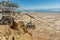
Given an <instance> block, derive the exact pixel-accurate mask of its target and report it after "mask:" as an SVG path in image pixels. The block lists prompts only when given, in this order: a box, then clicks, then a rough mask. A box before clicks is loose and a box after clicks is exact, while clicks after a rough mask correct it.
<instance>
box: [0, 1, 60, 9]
mask: <svg viewBox="0 0 60 40" xmlns="http://www.w3.org/2000/svg"><path fill="white" fill-rule="evenodd" d="M0 1H1V0H0ZM10 1H12V2H16V3H18V4H19V6H20V7H22V8H24V9H55V8H60V0H10Z"/></svg>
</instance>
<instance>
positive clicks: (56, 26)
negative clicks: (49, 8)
mask: <svg viewBox="0 0 60 40" xmlns="http://www.w3.org/2000/svg"><path fill="white" fill-rule="evenodd" d="M30 15H32V16H33V17H34V18H35V19H32V21H33V23H34V24H35V26H36V29H27V31H28V32H27V33H25V31H24V30H23V29H22V28H19V30H13V29H11V28H9V27H8V25H0V40H60V14H56V13H33V12H31V13H30ZM22 16H23V17H22V18H23V20H24V21H25V24H26V23H27V22H28V21H29V16H27V15H25V14H22ZM30 33H31V34H32V35H31V34H30Z"/></svg>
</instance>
